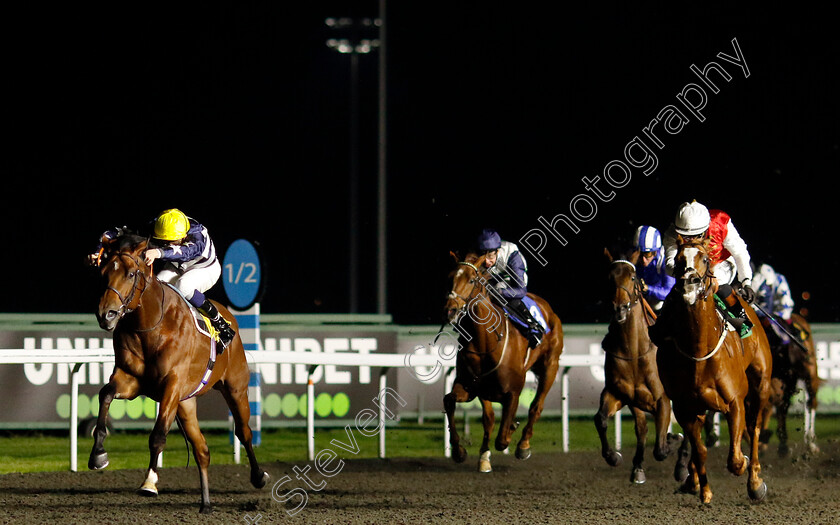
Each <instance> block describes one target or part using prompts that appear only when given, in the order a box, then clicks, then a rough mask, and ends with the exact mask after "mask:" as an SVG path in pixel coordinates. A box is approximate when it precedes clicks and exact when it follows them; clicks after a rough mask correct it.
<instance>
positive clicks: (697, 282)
mask: <svg viewBox="0 0 840 525" xmlns="http://www.w3.org/2000/svg"><path fill="white" fill-rule="evenodd" d="M682 246H685V245H682ZM682 246H681V248H682ZM703 253H704V256H705V257H708V256H709V254H708V253H705V251H704V252H703ZM691 269H692V270H694V271H695V272H696V273H697V274H698V275H699V273H700V272H698V271H697V268H694V267H691ZM688 270H689V268H688V267H686V268H685V270H684V271H683V274H682V276H681V277H680V279H679V280H680V281H682V282H683V285H682V287H683V291H685V286H686V283H685V281H686V277H685V274H686V272H687V271H688ZM714 278H715V274H714V273H713V272H712V267H711V265H710V264H706V271H705V272H704V273H703V275H699V277H697V278H696V279H692V280H691V282H689V283H687V284H688V285H689V286H699V287H700V288H699V289H700V291H701V292H702V293H701V294H700V297H701V298H702V299H703V300H705V299H706V298H707V297H708V296H709V291H711V289H712V279H714Z"/></svg>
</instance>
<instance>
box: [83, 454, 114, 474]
mask: <svg viewBox="0 0 840 525" xmlns="http://www.w3.org/2000/svg"><path fill="white" fill-rule="evenodd" d="M109 464H110V461H108V453H107V452H103V453H101V454H96V455H93V454H91V455H90V459H88V468H89V469H90V470H102V469H104V468H105V467H107V466H108V465H109Z"/></svg>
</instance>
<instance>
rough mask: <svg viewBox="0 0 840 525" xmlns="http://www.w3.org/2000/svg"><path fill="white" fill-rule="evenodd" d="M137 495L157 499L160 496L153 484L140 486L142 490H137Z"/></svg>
mask: <svg viewBox="0 0 840 525" xmlns="http://www.w3.org/2000/svg"><path fill="white" fill-rule="evenodd" d="M137 494H139V495H141V496H146V497H147V498H156V497H157V495H158V491H157V487H155V486H154V485H153V484H151V483H143V484H142V485H140V488H139V489H137Z"/></svg>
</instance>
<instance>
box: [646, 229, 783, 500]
mask: <svg viewBox="0 0 840 525" xmlns="http://www.w3.org/2000/svg"><path fill="white" fill-rule="evenodd" d="M678 244H679V250H678V253H677V256H676V259H675V268H674V276H675V277H676V279H677V282H676V285H675V286H674V288H673V289H672V290H671V293H670V294H669V295H668V297H667V299H666V302H665V305H664V306H663V309H662V311H661V315H660V317H659V319H658V320H657V322H656V324H655V325H654V326H653V327H651V329H650V333H651V337H652V339H653V341H654V342H655V343H656V345H657V346H658V348H659V350H658V352H657V355H656V361H657V364H658V366H659V376H660V378H661V379H662V385H663V386H664V387H665V392H666V393H667V395H668V397H670V398H671V401H672V402H673V405H674V415H675V416H676V419H677V422H678V423H679V424H680V426H682V428H683V430H684V431H685V433H686V437H687V438H688V440H689V441H690V443H691V449H692V450H691V462H690V463H689V477H688V478H687V479H686V481H685V483H684V484H683V485H682V487H681V489H682V490H683V491H684V492H690V493H697V492H699V495H700V500H701V501H702V502H703V503H709V502H710V501H711V499H712V490H711V487H710V486H709V480H708V477H707V474H706V452H707V449H706V444H705V443H704V442H703V439H702V438H701V429H702V427H703V423H704V421H705V419H706V413H707V411H708V410H713V411H716V412H720V413H722V414H724V415H725V416H726V419H727V422H728V426H729V455H728V458H727V468H728V469H729V471H730V472H731V473H733V474H735V475H736V476H740V475H741V474H743V473H744V472H745V471H747V470H749V475H748V479H747V494H748V495H749V497H750V499H751V500H753V501H761V500H762V499H764V497H765V495H766V494H767V485H766V483H765V482H764V481H763V480H762V479H761V477H760V474H761V463H760V462H759V458H758V447H759V439H758V438H759V431H760V430H761V426H762V417H763V415H764V412H765V409H766V407H767V404H768V402H769V397H770V379H771V373H772V366H773V363H772V357H771V355H770V347H769V345H768V342H767V336H766V335H765V333H764V330H763V328H762V327H761V324H760V322H759V320H758V316H756V314H755V312H754V311H753V310H752V308H750V306H749V305H748V304H747V303H746V302H745V301H744V300H743V299H741V298H740V297H738V300H739V301H740V302H741V305H742V306H743V307H744V310H745V312H746V313H747V315H748V316H749V320H750V321H751V322H752V323H753V328H752V334H751V335H749V336H748V337H744V338H741V337H740V335H739V333H738V332H736V331H732V330H730V329H729V324H728V323H727V322H725V321H724V317H723V315H721V314H720V313H719V311H718V309H717V305H716V302H715V291H716V290H717V281H716V280H715V277H714V275H713V273H712V269H711V266H710V259H709V255H708V252H709V246H708V241H704V240H699V239H692V240H684V239H682V238H679V239H678ZM744 437H745V438H747V440H748V441H749V444H750V455H749V458H747V457H745V456H744V454H743V452H742V451H741V440H742V438H744Z"/></svg>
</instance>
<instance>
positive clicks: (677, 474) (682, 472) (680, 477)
mask: <svg viewBox="0 0 840 525" xmlns="http://www.w3.org/2000/svg"><path fill="white" fill-rule="evenodd" d="M687 479H688V468H687V467H686V466H685V465H677V468H675V469H674V480H675V481H676V482H677V483H685V480H687Z"/></svg>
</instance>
